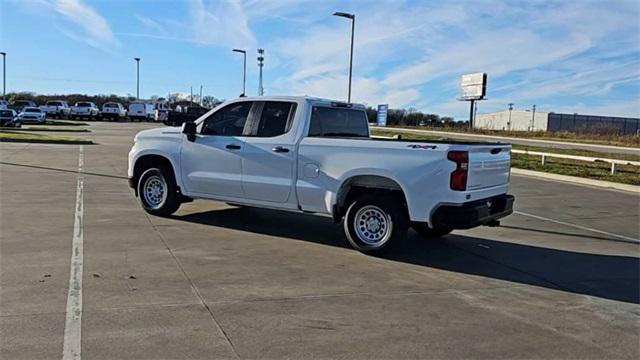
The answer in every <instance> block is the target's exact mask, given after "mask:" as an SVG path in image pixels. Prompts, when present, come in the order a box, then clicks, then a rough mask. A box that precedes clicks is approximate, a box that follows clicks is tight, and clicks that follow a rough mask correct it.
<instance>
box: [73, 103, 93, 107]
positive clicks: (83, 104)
mask: <svg viewBox="0 0 640 360" xmlns="http://www.w3.org/2000/svg"><path fill="white" fill-rule="evenodd" d="M76 106H77V107H91V104H90V103H86V102H79V103H77V104H76Z"/></svg>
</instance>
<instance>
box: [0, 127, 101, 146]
mask: <svg viewBox="0 0 640 360" xmlns="http://www.w3.org/2000/svg"><path fill="white" fill-rule="evenodd" d="M0 142H24V143H51V144H93V142H92V141H91V140H86V139H80V138H75V137H69V136H57V135H56V136H54V135H42V134H31V133H22V132H13V131H6V130H1V131H0Z"/></svg>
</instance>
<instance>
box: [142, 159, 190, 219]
mask: <svg viewBox="0 0 640 360" xmlns="http://www.w3.org/2000/svg"><path fill="white" fill-rule="evenodd" d="M138 197H139V199H140V204H141V205H142V208H143V209H144V210H145V211H146V212H148V213H149V214H151V215H156V216H169V215H171V214H173V213H174V212H176V210H178V208H179V207H180V193H179V192H178V187H177V186H176V180H175V179H174V177H173V174H172V173H171V171H170V170H168V169H165V168H163V167H159V168H149V169H147V170H145V171H144V172H143V173H142V175H141V176H140V178H139V179H138Z"/></svg>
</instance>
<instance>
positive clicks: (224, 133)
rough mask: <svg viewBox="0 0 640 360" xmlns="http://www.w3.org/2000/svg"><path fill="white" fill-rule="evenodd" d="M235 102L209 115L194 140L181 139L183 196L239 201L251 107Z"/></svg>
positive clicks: (247, 102)
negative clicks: (243, 155) (184, 192)
mask: <svg viewBox="0 0 640 360" xmlns="http://www.w3.org/2000/svg"><path fill="white" fill-rule="evenodd" d="M254 104H255V103H254V102H252V101H243V102H235V103H232V104H229V105H226V106H225V107H223V108H221V109H220V110H217V111H216V112H214V113H212V114H211V115H209V116H208V117H207V118H206V119H205V120H204V121H203V122H202V124H201V125H200V127H199V128H200V129H199V133H198V134H197V135H196V140H195V141H193V142H191V141H188V140H187V139H186V137H185V139H184V140H183V146H182V151H181V170H182V179H183V183H184V186H185V188H186V191H187V193H189V194H193V195H199V196H202V197H226V198H238V199H240V198H243V197H244V193H243V192H242V154H243V153H244V151H245V146H244V145H245V143H244V139H245V138H244V135H243V134H245V133H246V132H247V131H248V121H247V119H248V118H249V117H250V114H251V112H252V107H253V106H254Z"/></svg>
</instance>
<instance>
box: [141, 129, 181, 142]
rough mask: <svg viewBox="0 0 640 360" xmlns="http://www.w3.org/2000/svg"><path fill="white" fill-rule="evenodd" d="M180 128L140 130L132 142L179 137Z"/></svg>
mask: <svg viewBox="0 0 640 360" xmlns="http://www.w3.org/2000/svg"><path fill="white" fill-rule="evenodd" d="M181 135H182V128H179V127H161V128H155V129H149V130H142V131H140V132H139V133H137V134H136V136H135V138H134V140H135V141H137V140H138V139H147V138H163V137H180V136H181Z"/></svg>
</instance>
